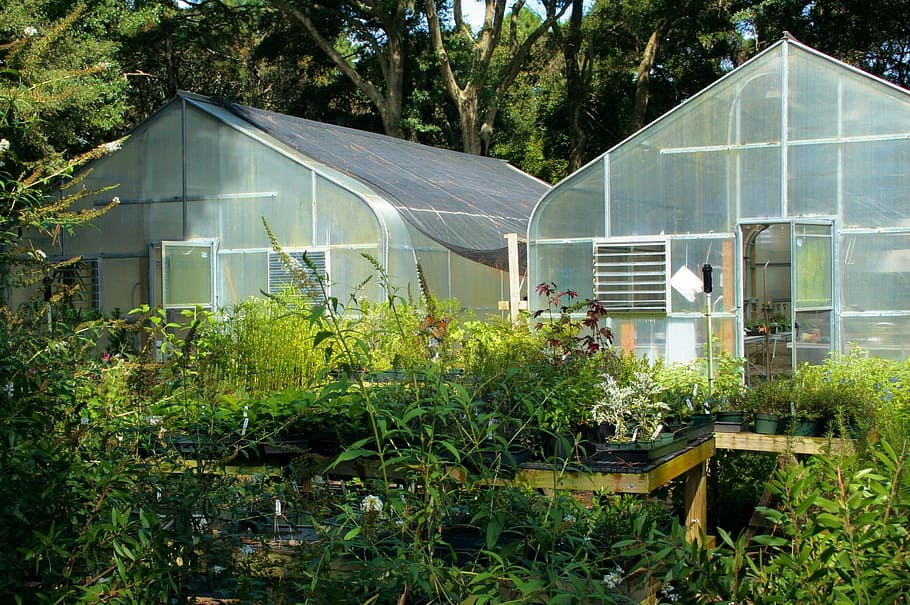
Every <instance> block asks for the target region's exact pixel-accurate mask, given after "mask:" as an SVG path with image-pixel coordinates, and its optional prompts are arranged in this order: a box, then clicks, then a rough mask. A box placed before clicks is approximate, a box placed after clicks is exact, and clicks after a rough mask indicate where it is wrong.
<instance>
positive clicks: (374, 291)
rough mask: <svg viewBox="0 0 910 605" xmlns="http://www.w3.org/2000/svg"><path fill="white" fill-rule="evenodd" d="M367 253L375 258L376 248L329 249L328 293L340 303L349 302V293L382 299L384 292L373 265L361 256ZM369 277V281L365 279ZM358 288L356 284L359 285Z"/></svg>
mask: <svg viewBox="0 0 910 605" xmlns="http://www.w3.org/2000/svg"><path fill="white" fill-rule="evenodd" d="M364 253H365V254H368V255H370V256H372V257H373V258H377V256H378V254H379V249H378V248H343V247H336V248H332V249H331V250H329V254H328V259H329V267H328V273H329V285H330V288H331V291H330V294H331V295H333V296H337V297H338V300H339V302H340V303H342V304H344V305H345V306H349V305H350V304H351V298H350V296H351V294H356V295H357V297H358V299H360V300H369V301H371V302H378V301H381V300H384V296H385V295H384V293H383V291H382V288H381V285H380V283H379V279H377V278H378V276H377V275H376V271H375V270H374V269H373V265H372V264H371V263H370V262H369V261H368V260H367V259H365V258H364V257H363V254H364ZM368 278H369V281H367V279H368ZM365 281H366V285H363V287H361V288H360V289H359V290H358V289H357V287H358V286H361V284H363V283H364V282H365Z"/></svg>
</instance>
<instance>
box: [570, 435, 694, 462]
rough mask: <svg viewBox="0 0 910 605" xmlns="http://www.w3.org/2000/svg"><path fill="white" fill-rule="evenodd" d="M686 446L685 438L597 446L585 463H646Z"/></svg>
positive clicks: (686, 440)
mask: <svg viewBox="0 0 910 605" xmlns="http://www.w3.org/2000/svg"><path fill="white" fill-rule="evenodd" d="M687 445H688V439H687V438H685V437H675V436H674V437H672V438H670V439H658V440H656V441H632V442H629V443H607V444H598V445H597V451H596V452H594V455H593V456H591V457H590V458H588V459H587V460H586V462H589V463H604V462H647V461H650V460H657V459H658V458H663V457H665V456H669V455H671V454H675V453H676V452H679V451H681V450H683V449H685V447H686V446H687Z"/></svg>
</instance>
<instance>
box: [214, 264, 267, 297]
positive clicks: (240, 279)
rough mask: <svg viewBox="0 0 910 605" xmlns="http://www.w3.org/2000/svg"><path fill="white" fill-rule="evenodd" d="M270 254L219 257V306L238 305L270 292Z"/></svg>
mask: <svg viewBox="0 0 910 605" xmlns="http://www.w3.org/2000/svg"><path fill="white" fill-rule="evenodd" d="M267 265H268V253H266V252H262V251H257V252H241V253H230V254H225V253H220V254H219V255H218V306H219V307H225V306H231V305H236V304H238V303H240V302H242V301H244V300H246V299H247V298H250V297H253V296H262V292H265V291H267V290H268V287H269V284H268V273H267V272H266V271H265V270H264V269H263V267H266V266H267Z"/></svg>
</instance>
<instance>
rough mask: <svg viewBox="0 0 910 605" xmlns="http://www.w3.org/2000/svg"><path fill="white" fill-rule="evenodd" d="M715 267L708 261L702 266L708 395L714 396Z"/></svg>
mask: <svg viewBox="0 0 910 605" xmlns="http://www.w3.org/2000/svg"><path fill="white" fill-rule="evenodd" d="M713 270H714V269H713V268H712V267H711V265H709V264H708V263H705V264H704V265H703V266H702V268H701V274H702V285H703V289H704V291H705V302H706V304H707V308H706V309H705V319H707V321H708V331H707V340H708V396H709V397H713V396H714V335H713V334H712V333H711V292H712V291H713V290H714V283H713V280H712V278H711V273H712V272H713Z"/></svg>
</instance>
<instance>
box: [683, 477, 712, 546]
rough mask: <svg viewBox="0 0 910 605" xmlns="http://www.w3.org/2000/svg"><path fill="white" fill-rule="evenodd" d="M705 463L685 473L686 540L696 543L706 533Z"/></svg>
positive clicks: (706, 487)
mask: <svg viewBox="0 0 910 605" xmlns="http://www.w3.org/2000/svg"><path fill="white" fill-rule="evenodd" d="M707 464H708V463H707V461H705V462H700V463H698V464H696V465H695V466H693V467H692V468H691V469H689V470H688V471H686V474H685V481H686V495H685V507H686V540H688V541H689V542H692V541H698V542H699V543H701V538H702V536H703V535H705V532H706V531H707V521H708V479H707V473H706V469H707Z"/></svg>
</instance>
